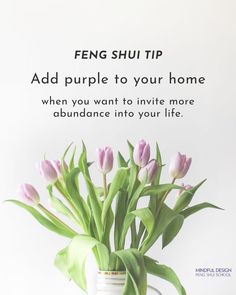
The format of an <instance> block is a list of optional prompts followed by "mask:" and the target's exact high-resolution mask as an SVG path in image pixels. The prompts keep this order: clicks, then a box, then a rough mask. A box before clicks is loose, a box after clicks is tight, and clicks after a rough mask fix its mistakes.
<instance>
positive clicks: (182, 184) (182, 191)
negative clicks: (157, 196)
mask: <svg viewBox="0 0 236 295" xmlns="http://www.w3.org/2000/svg"><path fill="white" fill-rule="evenodd" d="M181 186H182V188H181V189H179V190H178V192H177V197H180V196H181V195H182V193H184V192H185V191H187V190H190V189H192V188H193V187H192V186H191V185H190V184H186V185H185V184H184V183H181Z"/></svg>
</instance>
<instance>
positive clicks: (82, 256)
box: [55, 235, 109, 291]
mask: <svg viewBox="0 0 236 295" xmlns="http://www.w3.org/2000/svg"><path fill="white" fill-rule="evenodd" d="M96 246H99V248H98V247H97V249H98V250H100V251H99V256H100V269H101V270H107V269H108V265H109V252H108V249H107V248H106V246H105V245H103V244H102V243H100V242H99V241H97V240H96V239H94V238H92V237H90V236H86V235H77V236H75V237H74V238H73V239H72V241H71V243H70V244H69V246H68V247H66V248H65V249H63V250H62V251H60V252H59V253H58V254H57V256H56V259H55V265H56V266H57V268H58V269H59V270H61V271H62V272H63V273H64V274H65V275H66V276H67V277H69V278H70V279H72V280H73V281H74V282H75V283H76V284H77V285H78V286H79V287H80V288H81V289H83V290H84V291H86V288H87V282H86V276H85V264H86V259H87V256H88V254H89V252H91V251H92V250H93V248H94V247H96Z"/></svg>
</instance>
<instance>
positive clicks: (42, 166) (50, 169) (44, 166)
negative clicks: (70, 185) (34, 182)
mask: <svg viewBox="0 0 236 295" xmlns="http://www.w3.org/2000/svg"><path fill="white" fill-rule="evenodd" d="M54 167H55V163H54V164H53V163H52V161H48V160H43V161H41V162H40V163H39V172H40V174H41V175H42V176H43V178H44V179H45V180H46V181H48V182H50V183H55V182H56V181H57V180H58V174H57V170H56V169H57V168H54Z"/></svg>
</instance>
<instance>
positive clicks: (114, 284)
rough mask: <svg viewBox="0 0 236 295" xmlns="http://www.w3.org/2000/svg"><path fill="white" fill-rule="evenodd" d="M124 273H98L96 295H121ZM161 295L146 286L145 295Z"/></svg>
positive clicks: (154, 289)
mask: <svg viewBox="0 0 236 295" xmlns="http://www.w3.org/2000/svg"><path fill="white" fill-rule="evenodd" d="M125 276H126V274H125V272H122V271H99V272H98V274H97V295H122V291H123V288H124V285H125ZM152 294H153V295H157V294H158V295H162V294H161V293H160V291H158V290H157V289H156V288H154V287H152V286H148V291H147V295H152Z"/></svg>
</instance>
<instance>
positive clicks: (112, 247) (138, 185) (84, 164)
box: [9, 140, 219, 295]
mask: <svg viewBox="0 0 236 295" xmlns="http://www.w3.org/2000/svg"><path fill="white" fill-rule="evenodd" d="M128 147H129V159H125V158H124V157H123V156H122V154H121V153H120V152H118V155H117V166H118V167H117V170H116V172H115V173H114V177H113V178H112V179H108V174H109V172H110V171H111V170H112V169H113V151H112V149H111V148H110V147H106V148H104V149H98V150H97V161H96V164H97V168H98V169H99V170H100V172H101V179H102V181H101V183H102V185H100V184H99V185H98V184H95V183H94V182H93V180H92V178H91V175H90V169H93V166H94V164H93V162H89V160H88V159H87V151H86V147H85V145H84V144H83V149H82V152H81V154H80V156H79V159H78V161H76V148H75V149H74V150H73V152H72V153H71V156H70V158H69V159H68V161H67V159H66V158H67V157H68V153H69V151H70V148H71V146H69V147H68V148H67V150H66V151H65V153H64V155H63V157H62V159H61V160H56V161H53V160H43V161H41V162H40V163H39V171H40V174H41V175H42V176H43V178H44V179H45V180H46V181H47V182H48V186H47V190H48V198H49V200H50V204H51V207H52V209H53V210H49V209H47V208H46V207H45V206H44V205H43V204H42V203H41V201H40V197H39V194H38V192H37V190H36V189H35V188H34V187H33V186H32V185H30V184H22V185H21V186H20V188H19V195H20V197H21V198H22V199H23V200H24V201H25V202H20V201H18V200H9V201H10V202H13V203H15V204H16V205H18V206H20V207H22V208H24V209H26V210H27V211H28V212H29V213H31V214H32V216H33V217H34V218H36V219H37V220H38V221H39V223H41V225H43V226H44V227H46V228H47V229H49V230H51V231H53V232H55V233H57V234H60V235H62V236H64V237H66V238H69V239H70V242H69V244H68V245H67V247H66V248H64V249H62V250H61V251H60V252H59V253H58V254H57V255H56V258H55V265H56V267H57V268H58V269H59V270H61V271H62V272H63V273H64V274H65V275H66V277H67V278H69V279H71V280H73V281H74V282H75V283H76V284H77V285H78V286H79V287H80V288H82V289H83V290H85V291H86V275H85V263H86V258H87V256H88V254H89V252H90V251H92V253H93V254H94V256H95V259H96V262H97V265H98V268H99V270H104V271H108V270H111V271H126V284H125V287H124V290H123V294H124V295H145V294H146V292H147V273H150V274H152V275H155V276H158V277H160V278H162V279H164V280H167V281H169V282H170V283H172V284H173V285H174V286H175V288H176V290H177V291H178V294H179V295H184V294H186V292H185V290H184V287H183V286H182V285H181V283H180V281H179V279H178V277H177V275H176V274H175V272H174V271H173V270H172V269H171V268H169V267H167V266H165V265H163V264H159V262H157V261H156V260H155V259H153V258H151V257H149V256H147V252H148V250H149V249H150V248H151V247H152V246H153V245H154V243H155V242H156V241H157V240H158V239H162V247H163V248H164V247H166V246H167V245H168V244H169V243H170V242H172V241H173V239H174V238H175V236H176V235H177V234H178V233H179V231H180V229H181V227H182V226H183V223H184V220H185V219H186V218H187V217H189V216H190V215H192V214H194V213H196V212H198V211H199V210H201V209H204V208H218V209H219V207H216V206H214V205H212V204H210V203H206V202H204V203H200V204H197V205H193V206H190V203H191V201H192V199H193V197H194V194H195V192H196V191H197V190H198V188H199V187H200V186H201V185H202V184H203V183H204V181H205V180H203V181H202V182H200V183H199V184H197V185H195V186H190V185H184V184H181V185H179V184H176V181H177V180H178V179H181V178H183V177H184V176H185V175H186V173H187V172H188V170H189V167H190V165H191V158H187V157H186V156H185V155H182V154H180V153H177V154H176V155H174V156H173V158H172V159H171V161H170V164H169V174H170V176H171V181H170V183H164V184H163V183H161V182H160V180H161V172H162V169H163V168H164V165H163V163H162V159H161V154H160V151H159V147H158V145H156V156H155V158H153V159H150V146H149V144H148V143H147V142H145V141H144V140H141V141H140V142H138V143H137V145H135V147H134V146H133V145H132V144H131V143H129V142H128ZM81 182H83V184H84V185H82V186H81ZM84 186H85V187H86V192H83V193H82V188H83V187H84ZM84 190H85V189H84ZM172 190H176V191H177V195H178V197H177V198H176V203H175V205H174V206H173V208H171V207H170V206H168V205H167V204H166V200H167V197H168V195H169V193H170V192H171V191H172ZM142 198H148V201H149V204H148V205H146V207H141V206H140V203H139V200H140V199H142ZM113 203H115V205H114V206H113ZM52 211H53V212H57V213H53V212H52ZM66 220H67V221H66ZM68 223H69V225H68ZM72 224H73V226H72ZM112 227H114V230H113V231H112ZM113 233H114V234H113ZM127 237H129V238H128V239H127ZM128 241H130V245H129V244H128Z"/></svg>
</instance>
